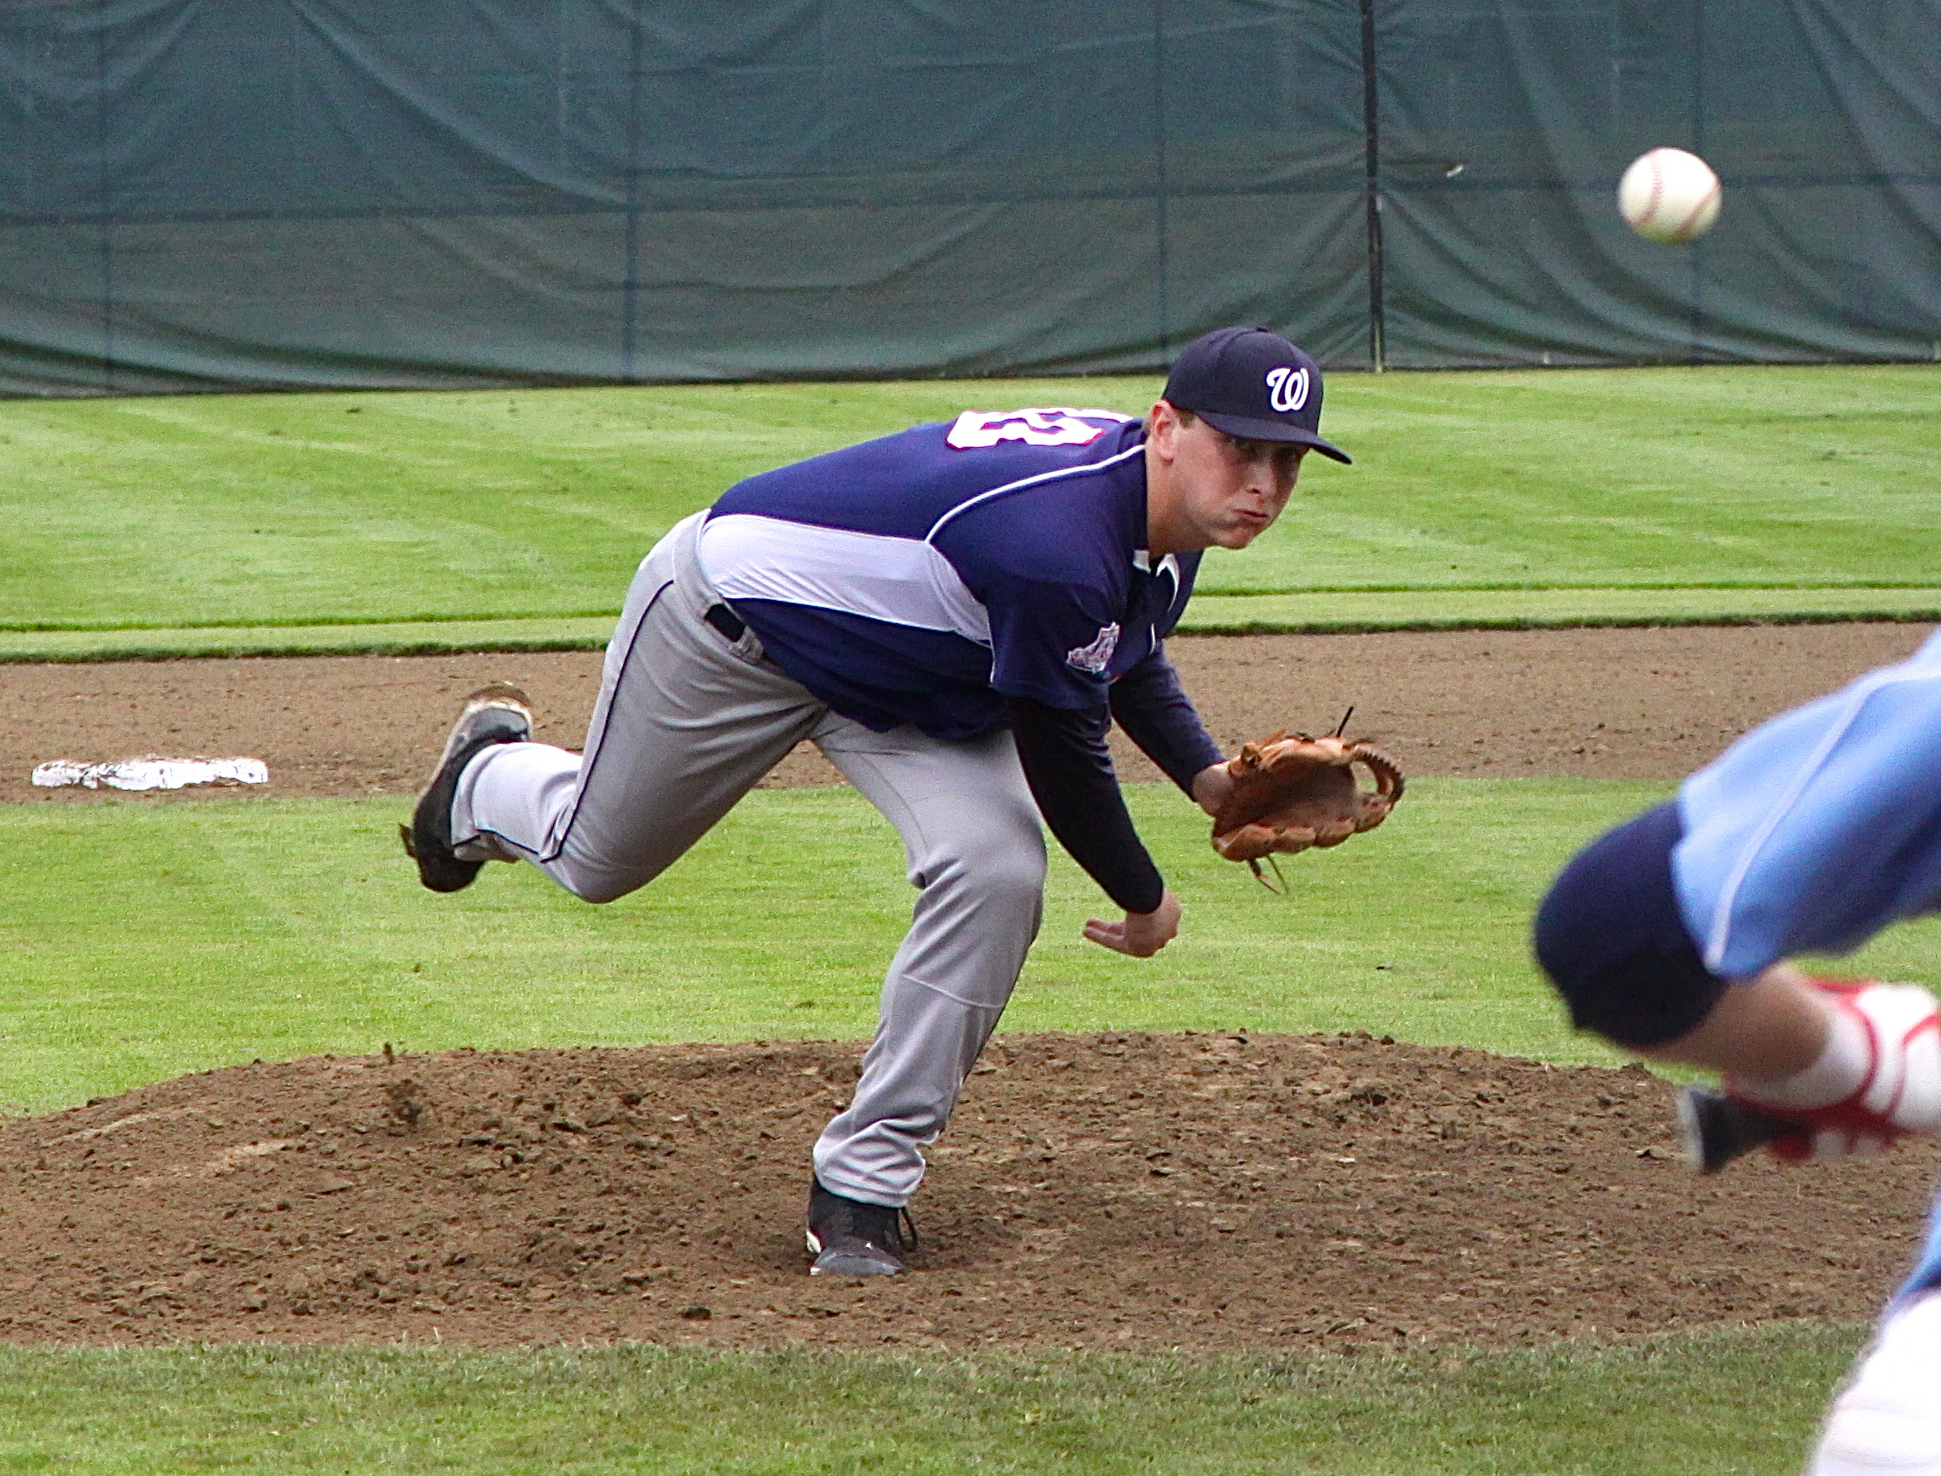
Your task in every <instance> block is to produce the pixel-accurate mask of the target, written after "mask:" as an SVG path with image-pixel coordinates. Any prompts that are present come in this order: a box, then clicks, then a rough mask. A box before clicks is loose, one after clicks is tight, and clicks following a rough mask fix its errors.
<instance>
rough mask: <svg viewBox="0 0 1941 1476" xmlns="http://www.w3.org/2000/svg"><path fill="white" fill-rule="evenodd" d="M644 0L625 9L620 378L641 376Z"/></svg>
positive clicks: (630, 379) (634, 1) (633, 379)
mask: <svg viewBox="0 0 1941 1476" xmlns="http://www.w3.org/2000/svg"><path fill="white" fill-rule="evenodd" d="M644 4H645V0H633V4H632V5H630V6H629V7H628V8H627V11H626V16H627V185H626V189H627V231H626V247H625V250H626V254H627V259H626V261H625V262H624V263H622V271H623V273H624V275H623V276H622V278H621V282H620V377H621V378H622V379H624V380H626V381H627V382H628V383H630V384H631V383H635V382H637V381H638V380H639V378H640V145H641V140H640V85H641V84H640V79H641V71H642V64H643V59H642V56H641V50H642V45H643V43H642V37H643V36H644V35H645V34H646V25H647V22H646V18H645V17H644V16H643V15H642V14H641V9H642V6H643V5H644Z"/></svg>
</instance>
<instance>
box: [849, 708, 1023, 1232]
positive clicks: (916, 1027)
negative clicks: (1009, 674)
mask: <svg viewBox="0 0 1941 1476" xmlns="http://www.w3.org/2000/svg"><path fill="white" fill-rule="evenodd" d="M816 743H817V745H818V746H819V747H820V748H821V749H822V751H823V753H824V754H825V755H827V756H828V758H829V760H830V762H832V763H833V764H835V765H836V767H837V768H839V769H840V770H842V772H843V774H844V775H845V776H846V777H847V778H848V779H849V781H850V783H852V784H854V785H855V786H856V788H857V789H859V790H860V791H862V793H863V795H864V797H865V798H867V799H868V800H869V801H870V803H871V804H873V805H875V806H876V808H877V809H879V810H881V811H882V812H883V814H884V816H885V817H887V818H888V820H889V821H890V823H891V824H892V825H894V826H895V827H896V829H897V833H898V834H899V835H900V836H902V838H903V848H904V855H905V857H906V859H907V861H908V864H909V877H910V882H911V884H912V885H913V886H916V887H918V888H919V889H920V895H919V896H918V898H917V904H916V912H915V916H914V917H913V919H912V921H911V926H910V932H909V934H908V936H906V937H905V938H904V940H903V946H902V947H901V948H899V949H898V950H897V953H896V957H895V959H894V960H892V962H891V964H890V969H889V973H888V974H887V976H886V977H885V978H884V980H883V993H882V1003H881V1008H880V1014H879V1020H878V1025H877V1029H876V1038H875V1040H874V1041H873V1042H872V1043H871V1045H870V1048H869V1051H868V1053H867V1054H866V1055H865V1056H864V1057H863V1071H862V1077H861V1079H860V1080H859V1081H858V1082H857V1083H856V1092H855V1095H854V1096H853V1097H852V1098H851V1099H850V1103H849V1106H848V1107H847V1108H846V1109H845V1110H844V1111H843V1113H842V1114H841V1115H840V1116H839V1117H837V1118H836V1119H835V1121H833V1122H831V1123H830V1124H829V1126H828V1127H827V1128H826V1129H824V1131H823V1134H822V1136H821V1138H820V1139H819V1140H818V1141H817V1142H816V1145H815V1170H816V1177H817V1178H819V1179H820V1180H821V1181H822V1183H823V1184H824V1186H825V1187H827V1188H829V1189H831V1190H833V1191H835V1192H836V1193H838V1194H842V1195H846V1196H848V1197H849V1198H851V1199H860V1200H864V1201H866V1202H868V1203H871V1204H887V1205H900V1204H903V1203H905V1202H906V1201H907V1200H908V1199H909V1197H910V1195H911V1194H912V1193H914V1192H915V1190H916V1187H917V1184H918V1183H919V1181H921V1180H922V1178H923V1170H924V1161H923V1149H924V1148H925V1147H927V1146H928V1145H929V1144H931V1143H933V1142H935V1141H936V1138H937V1135H938V1134H939V1133H941V1132H942V1131H943V1129H944V1125H945V1123H947V1122H948V1121H949V1119H950V1113H951V1110H952V1109H953V1108H954V1107H955V1106H956V1105H957V1096H958V1093H959V1092H960V1091H962V1089H963V1085H964V1078H965V1077H967V1076H968V1075H969V1074H970V1069H971V1066H972V1065H973V1064H974V1063H975V1062H976V1060H977V1053H978V1052H979V1051H980V1050H982V1049H983V1047H984V1042H985V1040H986V1039H987V1038H988V1037H989V1036H990V1033H991V1031H992V1029H993V1028H995V1026H996V1025H997V1021H998V1016H999V1015H1000V1014H1002V1013H1003V1011H1004V1006H1005V1002H1006V1001H1007V1000H1009V999H1010V997H1011V989H1012V986H1013V985H1015V984H1016V983H1017V979H1018V973H1019V971H1020V970H1021V969H1022V968H1023V967H1024V959H1025V954H1026V953H1027V952H1029V951H1030V948H1031V943H1032V940H1033V939H1034V938H1035V937H1036V936H1037V933H1038V923H1039V919H1040V917H1041V915H1042V913H1043V907H1044V883H1045V841H1044V832H1043V830H1042V829H1041V827H1040V824H1039V819H1038V807H1037V805H1036V803H1035V802H1034V801H1033V800H1032V798H1031V791H1030V790H1029V789H1028V788H1027V787H1026V785H1025V779H1024V771H1023V770H1022V769H1021V768H1020V767H1019V765H1018V755H1017V748H1016V746H1015V745H1014V744H1013V743H1012V741H1011V735H1010V734H1009V733H1002V732H1001V733H995V734H992V735H990V736H988V737H985V738H980V739H976V740H973V741H970V742H963V743H946V742H943V741H941V740H938V739H934V738H927V737H925V736H924V735H923V734H922V733H920V732H918V731H916V730H915V729H914V728H898V729H896V730H894V731H893V732H890V733H872V732H870V731H869V730H868V729H867V728H864V727H863V726H861V725H860V724H858V723H853V722H850V721H848V720H847V719H844V718H835V717H832V718H831V719H829V720H828V721H827V722H825V723H824V724H823V726H822V727H821V728H820V729H818V731H817V733H816Z"/></svg>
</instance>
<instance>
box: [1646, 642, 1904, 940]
mask: <svg viewBox="0 0 1941 1476" xmlns="http://www.w3.org/2000/svg"><path fill="white" fill-rule="evenodd" d="M1678 805H1679V813H1680V819H1681V820H1682V821H1683V824H1684V839H1683V840H1681V841H1680V842H1679V845H1678V848H1677V850H1676V851H1675V852H1674V853H1673V855H1672V875H1673V879H1674V881H1675V883H1676V885H1677V890H1678V899H1679V906H1680V910H1681V912H1682V913H1683V914H1684V918H1685V923H1686V926H1687V927H1688V928H1689V929H1690V930H1691V934H1692V937H1693V938H1694V939H1695V940H1696V941H1697V942H1698V944H1699V948H1700V951H1701V953H1702V954H1703V955H1704V958H1705V965H1706V967H1707V968H1708V969H1711V970H1712V971H1713V972H1714V973H1717V974H1720V975H1722V976H1724V977H1726V978H1747V977H1750V976H1751V975H1753V974H1756V973H1758V972H1759V971H1760V970H1762V969H1764V968H1766V967H1767V966H1768V965H1770V964H1773V963H1776V962H1778V961H1779V960H1780V959H1782V958H1785V957H1788V956H1790V955H1793V954H1799V953H1843V952H1846V951H1847V950H1849V949H1851V948H1854V947H1857V946H1858V945H1859V944H1861V943H1863V942H1865V941H1866V940H1867V939H1868V938H1870V937H1872V936H1873V935H1874V934H1875V933H1877V932H1879V931H1880V930H1881V929H1882V928H1884V927H1886V926H1887V925H1888V924H1889V923H1892V922H1894V921H1896V920H1898V919H1901V918H1906V917H1912V916H1915V915H1917V914H1920V913H1925V912H1932V911H1935V910H1937V908H1941V635H1936V636H1934V637H1933V638H1931V639H1930V640H1929V641H1928V642H1927V643H1926V644H1925V645H1924V646H1922V648H1921V649H1920V650H1919V651H1918V652H1916V653H1915V655H1914V656H1912V657H1910V658H1909V659H1908V660H1906V661H1903V662H1900V663H1898V664H1896V665H1893V666H1886V667H1882V668H1880V669H1879V670H1877V671H1873V672H1869V673H1868V674H1867V675H1866V676H1864V677H1862V678H1860V679H1859V680H1858V681H1856V682H1854V683H1853V684H1852V685H1850V686H1849V687H1847V688H1846V689H1845V690H1843V691H1840V692H1836V693H1834V694H1833V695H1832V696H1829V697H1823V698H1821V699H1819V700H1818V701H1817V702H1812V703H1809V704H1807V705H1806V706H1804V707H1800V708H1796V709H1794V710H1793V711H1791V712H1789V713H1785V714H1783V715H1782V716H1780V717H1777V718H1774V719H1773V720H1772V721H1770V722H1768V723H1765V724H1764V725H1762V726H1760V727H1758V728H1755V729H1754V730H1753V731H1752V732H1750V733H1748V734H1747V735H1746V736H1745V737H1744V738H1742V739H1740V740H1739V741H1738V742H1737V743H1735V744H1734V745H1733V746H1732V747H1731V748H1729V749H1727V750H1726V752H1725V753H1724V754H1723V755H1721V756H1720V757H1719V758H1718V759H1717V760H1716V761H1714V762H1713V763H1712V764H1710V765H1708V766H1707V767H1706V768H1704V769H1701V770H1700V771H1699V772H1698V773H1696V774H1694V775H1692V777H1691V778H1690V779H1688V780H1686V781H1685V784H1684V786H1683V787H1682V788H1681V789H1680V791H1679V796H1678Z"/></svg>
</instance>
